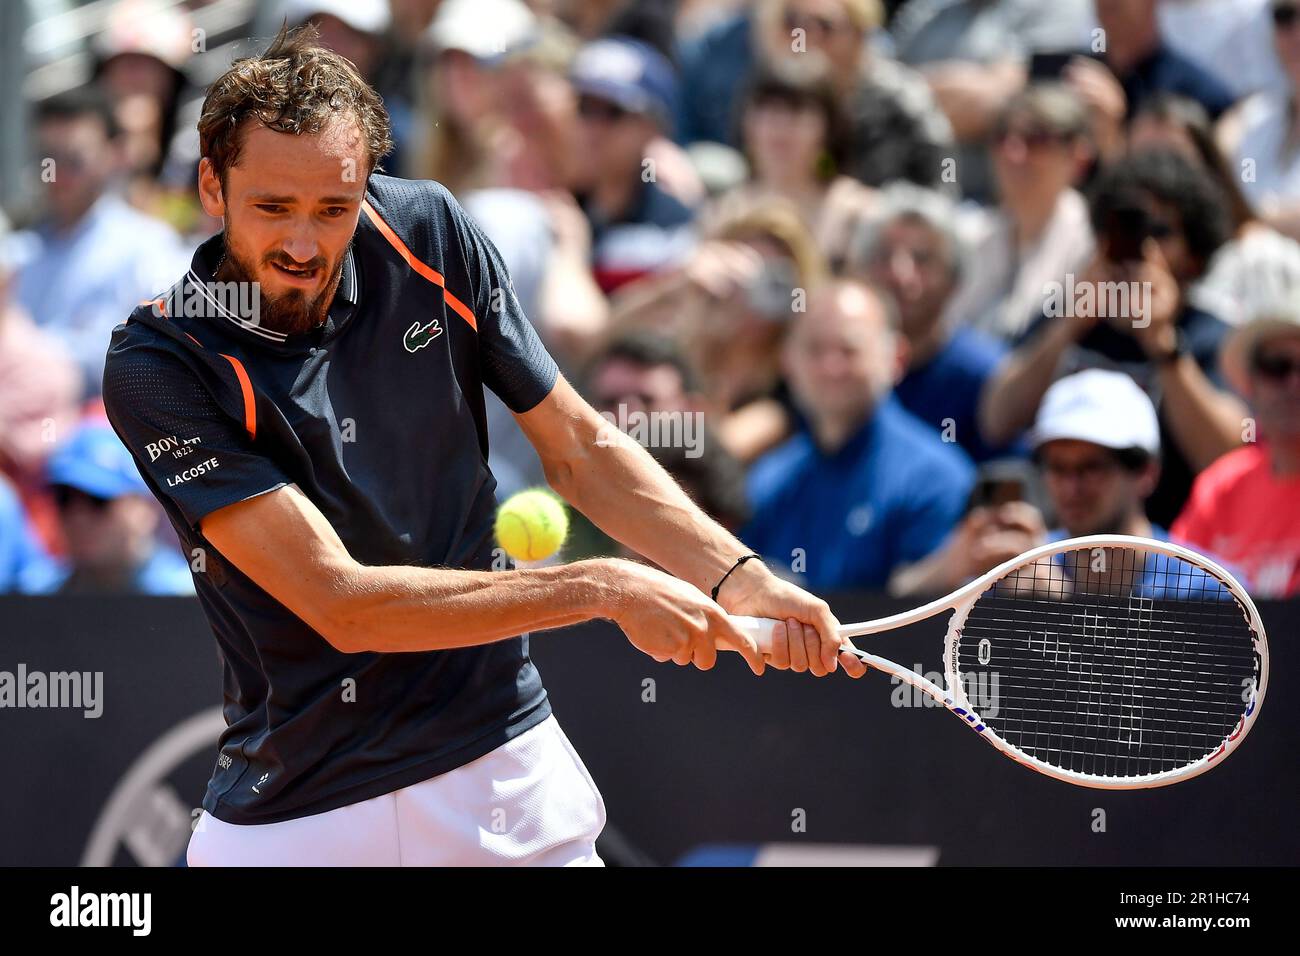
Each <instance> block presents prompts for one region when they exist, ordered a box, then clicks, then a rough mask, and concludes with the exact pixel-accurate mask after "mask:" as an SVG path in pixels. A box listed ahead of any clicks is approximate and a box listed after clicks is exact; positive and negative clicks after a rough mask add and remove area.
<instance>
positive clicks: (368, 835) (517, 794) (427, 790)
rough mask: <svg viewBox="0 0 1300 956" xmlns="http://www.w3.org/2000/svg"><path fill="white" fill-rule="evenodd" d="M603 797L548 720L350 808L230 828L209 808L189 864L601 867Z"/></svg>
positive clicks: (557, 728)
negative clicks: (452, 765)
mask: <svg viewBox="0 0 1300 956" xmlns="http://www.w3.org/2000/svg"><path fill="white" fill-rule="evenodd" d="M604 826H605V802H604V801H603V800H602V799H601V796H600V791H599V790H597V789H596V784H595V783H594V782H593V781H592V779H591V774H589V773H588V772H587V768H586V767H585V766H584V765H583V763H582V760H581V759H580V758H579V757H578V754H577V753H576V752H575V751H574V749H573V745H572V744H571V743H569V738H568V737H566V736H565V735H564V731H563V730H561V729H560V725H559V723H558V722H557V721H556V719H555V717H554V716H551V717H547V718H546V719H545V720H544V721H542V722H541V723H540V724H538V725H537V726H536V727H532V728H529V729H528V730H527V731H525V732H524V733H522V734H520V735H519V736H518V737H515V738H514V739H513V740H511V741H509V742H507V743H505V744H503V745H502V746H500V747H498V748H497V749H496V750H493V751H492V752H491V753H489V754H485V755H484V756H482V757H479V758H478V759H477V760H475V761H472V762H471V763H467V764H465V765H464V766H463V767H457V768H456V769H455V770H452V771H449V772H448V773H444V774H442V775H440V776H437V777H431V778H430V779H428V780H423V781H421V782H420V783H417V784H413V785H411V786H409V787H404V788H402V789H401V790H395V791H394V792H392V793H386V794H384V795H383V796H379V797H374V798H372V799H370V800H363V801H361V802H360V803H353V804H349V805H348V806H345V807H339V808H338V809H336V810H327V811H325V812H324V813H317V814H313V815H312V816H308V817H300V818H298V819H296V820H286V821H284V822H282V823H263V824H257V825H252V826H237V825H235V824H231V823H223V822H222V821H220V820H218V819H217V818H216V817H214V816H212V815H211V814H209V813H208V812H207V811H206V810H205V811H204V812H203V813H202V815H201V816H200V817H199V821H198V823H197V824H196V826H195V829H194V833H193V834H192V835H191V837H190V844H189V851H188V852H187V854H186V859H187V860H188V861H189V865H190V866H522V865H528V866H603V865H604V864H603V863H602V862H601V859H600V857H599V856H597V855H596V837H597V836H598V835H599V834H600V831H601V830H602V829H603V828H604Z"/></svg>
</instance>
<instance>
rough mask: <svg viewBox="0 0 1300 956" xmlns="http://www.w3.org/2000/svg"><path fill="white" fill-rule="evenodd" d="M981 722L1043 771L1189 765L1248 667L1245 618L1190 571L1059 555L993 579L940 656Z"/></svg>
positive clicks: (1229, 716) (1144, 559)
mask: <svg viewBox="0 0 1300 956" xmlns="http://www.w3.org/2000/svg"><path fill="white" fill-rule="evenodd" d="M953 653H954V664H955V671H956V674H957V678H958V680H959V681H960V682H961V683H962V685H963V688H964V689H965V690H966V694H967V696H968V698H969V702H970V703H971V705H972V707H973V708H974V710H975V711H976V712H977V713H978V714H979V715H980V717H981V718H982V719H983V721H984V723H985V725H987V726H988V727H989V728H990V729H992V730H993V731H994V732H995V733H997V734H998V736H999V737H1001V738H1002V739H1003V740H1005V741H1006V742H1007V743H1008V744H1010V745H1011V746H1013V747H1015V748H1017V749H1018V750H1021V751H1023V752H1024V753H1026V754H1028V755H1030V756H1032V757H1035V758H1037V759H1039V760H1042V761H1043V762H1045V763H1048V764H1051V765H1052V766H1055V767H1059V768H1062V769H1066V770H1071V771H1075V772H1079V773H1087V774H1097V775H1103V776H1112V777H1131V776H1147V775H1150V774H1156V773H1162V772H1167V771H1170V770H1176V769H1178V768H1180V767H1184V766H1186V765H1188V764H1190V763H1194V762H1196V761H1197V760H1200V759H1201V758H1203V757H1205V756H1208V755H1209V754H1211V753H1213V752H1214V751H1215V750H1216V749H1217V748H1218V747H1219V745H1220V744H1221V743H1222V742H1223V741H1224V740H1225V739H1226V738H1227V737H1228V736H1229V735H1230V734H1231V733H1232V732H1233V730H1234V728H1235V727H1236V725H1237V723H1238V721H1239V719H1240V718H1241V716H1242V714H1243V713H1244V711H1245V709H1246V706H1247V701H1248V700H1249V699H1250V690H1251V688H1252V687H1253V681H1254V680H1255V679H1256V675H1257V672H1258V666H1259V658H1258V655H1257V653H1256V650H1255V644H1254V634H1253V632H1252V631H1251V629H1250V625H1249V623H1248V618H1247V616H1246V612H1245V609H1244V608H1243V607H1242V605H1241V604H1240V603H1239V602H1238V601H1237V599H1236V598H1235V597H1234V596H1233V594H1232V592H1231V591H1230V590H1229V589H1228V587H1227V586H1226V585H1225V584H1224V583H1223V582H1221V581H1220V580H1219V579H1218V578H1217V577H1215V576H1214V575H1213V574H1211V573H1210V572H1208V571H1206V570H1203V569H1201V568H1200V567H1197V566H1196V565H1193V564H1191V563H1189V562H1186V561H1183V560H1181V559H1178V558H1173V557H1169V556H1166V555H1161V554H1155V553H1147V552H1143V551H1139V550H1135V549H1132V548H1122V547H1107V548H1095V549H1079V550H1074V551H1067V552H1064V553H1061V554H1057V555H1053V556H1051V557H1050V558H1044V559H1042V560H1040V561H1038V562H1035V563H1034V564H1032V565H1029V566H1027V567H1025V568H1021V569H1019V570H1017V571H1014V572H1012V573H1011V574H1009V575H1007V576H1005V577H1004V578H1002V579H1001V580H1000V581H999V582H998V583H997V584H995V585H994V586H993V587H992V588H990V589H989V590H988V591H986V592H985V593H984V594H983V595H981V597H980V598H979V600H978V601H977V602H976V603H975V605H974V606H973V607H972V608H971V609H970V612H969V614H968V615H967V618H966V621H965V623H964V625H963V627H962V630H961V634H960V636H959V638H958V640H957V643H956V647H955V648H954V649H953Z"/></svg>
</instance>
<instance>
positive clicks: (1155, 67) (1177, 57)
mask: <svg viewBox="0 0 1300 956" xmlns="http://www.w3.org/2000/svg"><path fill="white" fill-rule="evenodd" d="M1120 85H1121V86H1123V87H1124V95H1125V97H1127V99H1128V115H1129V116H1130V117H1132V116H1134V115H1135V114H1136V113H1137V112H1138V110H1139V109H1141V107H1142V104H1143V103H1144V102H1146V101H1147V100H1148V99H1149V98H1151V97H1152V96H1155V95H1156V94H1157V93H1177V94H1179V95H1180V96H1186V97H1188V98H1189V99H1193V100H1196V101H1197V102H1198V103H1200V104H1201V105H1202V106H1203V107H1205V111H1206V112H1207V113H1209V114H1210V118H1211V119H1218V118H1219V117H1220V116H1221V115H1223V113H1225V112H1226V111H1227V110H1228V108H1229V107H1231V106H1232V104H1233V103H1234V102H1236V99H1237V98H1236V97H1235V96H1234V95H1233V93H1232V91H1231V90H1230V89H1228V87H1227V86H1226V85H1225V84H1224V83H1223V82H1222V81H1221V80H1220V79H1219V78H1218V77H1217V76H1215V75H1214V74H1212V73H1210V72H1208V71H1207V70H1206V69H1205V68H1204V67H1202V66H1201V65H1200V64H1198V63H1196V62H1194V61H1192V60H1189V59H1188V58H1187V57H1185V56H1183V55H1182V54H1181V53H1179V52H1177V51H1176V50H1172V49H1170V48H1169V47H1167V46H1164V45H1161V46H1159V47H1157V48H1156V49H1155V50H1154V51H1152V52H1151V53H1150V54H1148V55H1147V56H1146V57H1145V58H1144V59H1143V60H1142V61H1141V62H1140V63H1138V64H1136V65H1135V66H1134V67H1133V69H1132V70H1130V71H1129V73H1128V74H1127V75H1126V76H1123V77H1121V79H1120Z"/></svg>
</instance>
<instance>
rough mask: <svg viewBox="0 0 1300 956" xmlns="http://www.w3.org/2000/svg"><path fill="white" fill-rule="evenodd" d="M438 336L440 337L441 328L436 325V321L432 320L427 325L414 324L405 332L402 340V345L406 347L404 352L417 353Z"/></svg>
mask: <svg viewBox="0 0 1300 956" xmlns="http://www.w3.org/2000/svg"><path fill="white" fill-rule="evenodd" d="M440 335H442V326H441V325H439V324H438V320H437V319H434V320H433V321H432V322H430V323H429V324H428V325H421V324H420V323H419V322H414V323H412V324H411V327H410V328H409V329H407V330H406V335H405V336H403V338H402V344H403V345H404V346H406V351H408V352H418V351H419V350H420V349H422V348H424V347H425V346H426V345H428V344H429V343H430V342H432V341H433V340H434V339H436V338H437V337H438V336H440Z"/></svg>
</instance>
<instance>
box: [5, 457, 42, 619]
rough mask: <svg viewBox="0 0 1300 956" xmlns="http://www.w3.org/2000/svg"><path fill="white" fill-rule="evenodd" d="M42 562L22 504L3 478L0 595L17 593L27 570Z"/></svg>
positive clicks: (40, 553)
mask: <svg viewBox="0 0 1300 956" xmlns="http://www.w3.org/2000/svg"><path fill="white" fill-rule="evenodd" d="M43 560H44V554H43V552H42V551H41V549H40V546H39V545H38V544H37V543H36V539H35V538H34V537H33V536H32V534H31V531H30V529H28V527H27V520H26V517H25V516H24V514H23V506H22V502H21V501H20V500H19V498H18V495H17V494H16V493H15V492H14V490H13V487H12V486H11V485H10V484H9V482H8V481H7V480H6V479H5V477H4V476H3V475H0V594H2V593H4V592H5V591H16V590H18V587H19V582H20V580H21V579H22V576H23V574H24V573H25V572H26V571H27V569H28V568H30V567H32V566H33V565H35V564H37V563H39V562H42V561H43Z"/></svg>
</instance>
